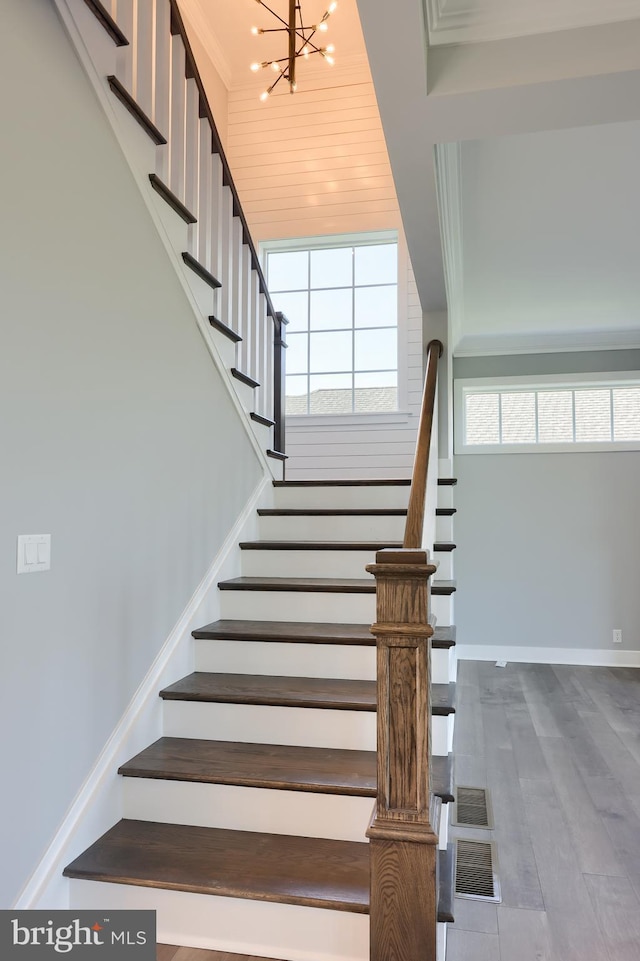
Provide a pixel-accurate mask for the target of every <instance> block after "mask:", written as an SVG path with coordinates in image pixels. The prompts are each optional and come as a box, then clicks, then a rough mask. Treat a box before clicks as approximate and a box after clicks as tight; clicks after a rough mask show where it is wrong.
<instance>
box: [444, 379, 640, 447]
mask: <svg viewBox="0 0 640 961" xmlns="http://www.w3.org/2000/svg"><path fill="white" fill-rule="evenodd" d="M598 385H601V386H603V387H612V388H615V387H640V371H637V370H629V371H626V370H625V371H619V370H616V371H598V372H596V373H591V372H589V373H582V374H538V375H521V376H514V377H474V378H459V379H456V380H455V381H454V385H453V395H454V404H453V408H454V453H455V454H456V455H467V454H471V455H477V454H581V453H600V454H603V453H607V452H609V451H634V450H636V451H637V450H640V440H637V441H590V442H589V443H581V442H576V443H567V442H566V441H565V442H560V443H557V444H548V443H547V444H465V443H464V428H465V424H464V414H465V402H464V401H465V394H467V393H494V392H499V391H501V390H510V389H511V390H512V389H514V388H517V389H518V390H545V389H548V388H549V387H553V388H557V389H562V388H563V387H564V388H567V389H568V390H572V389H576V388H582V387H585V388H589V387H597V386H598Z"/></svg>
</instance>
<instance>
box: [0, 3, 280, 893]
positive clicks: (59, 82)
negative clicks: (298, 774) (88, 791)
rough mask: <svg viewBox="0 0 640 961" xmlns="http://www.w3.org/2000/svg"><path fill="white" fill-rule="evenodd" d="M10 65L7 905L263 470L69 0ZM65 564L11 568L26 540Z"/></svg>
mask: <svg viewBox="0 0 640 961" xmlns="http://www.w3.org/2000/svg"><path fill="white" fill-rule="evenodd" d="M3 15H4V22H3V27H4V29H3V30H2V32H1V34H0V62H2V65H3V71H4V75H5V77H11V78H13V80H12V82H11V83H5V84H3V85H2V86H1V87H0V114H1V115H2V117H3V160H2V174H1V176H0V208H1V209H2V226H1V228H0V336H1V338H2V343H1V349H0V405H1V409H2V411H3V416H2V419H1V420H0V457H1V460H2V464H1V470H0V646H1V652H2V654H1V656H2V668H1V671H0V727H1V728H2V731H3V737H2V770H3V772H4V778H3V794H2V813H3V817H2V824H1V825H0V850H2V855H3V856H2V867H1V869H0V906H1V907H8V906H9V904H10V903H11V902H12V901H13V899H14V898H15V896H16V895H17V893H18V891H19V889H20V888H21V887H22V885H23V883H24V882H25V880H26V878H27V877H28V875H29V874H30V872H31V871H32V869H33V868H34V867H35V865H36V863H37V861H38V859H39V857H40V856H41V854H42V852H43V850H44V848H45V847H46V845H47V843H48V842H49V840H50V838H51V837H52V836H53V834H54V832H55V830H56V828H57V826H58V825H59V824H60V822H61V821H62V818H63V816H64V814H65V812H66V810H67V809H68V807H69V805H70V803H71V802H72V800H73V798H74V796H75V794H76V792H77V791H78V789H79V787H80V785H81V784H82V781H83V779H84V778H85V776H86V774H87V773H88V771H89V770H90V769H91V767H92V765H93V763H94V761H95V759H96V757H97V756H98V754H99V752H100V750H101V749H102V747H103V745H104V744H105V742H106V741H107V739H108V737H109V735H110V733H111V732H112V730H113V729H114V727H115V726H116V723H117V722H118V719H119V718H120V717H121V715H122V714H123V712H124V710H125V708H126V706H127V704H128V703H129V702H130V700H131V697H132V695H133V693H134V692H135V690H136V688H137V687H138V685H139V683H140V681H141V680H142V678H143V677H144V675H145V673H146V671H147V669H148V668H149V665H150V664H151V662H152V660H153V658H154V656H155V655H156V653H157V652H158V650H159V649H160V647H161V646H162V644H163V642H164V641H165V639H166V638H167V636H168V635H169V633H170V631H171V628H172V626H173V625H174V624H175V622H176V621H177V619H178V616H179V615H180V613H181V611H182V610H183V609H184V607H185V605H186V603H187V601H188V600H189V598H190V596H191V594H192V592H193V591H194V589H195V588H196V586H197V585H198V583H199V582H200V580H201V579H202V577H203V575H204V573H205V572H206V570H207V568H208V566H209V564H210V563H211V560H212V559H213V557H214V556H215V554H216V552H217V550H218V549H219V547H220V546H221V544H222V542H223V540H224V537H225V535H226V534H227V532H228V531H229V530H230V528H231V526H232V525H233V523H234V521H235V519H236V517H237V516H238V514H239V513H240V511H241V509H242V507H243V505H244V504H245V502H246V501H247V499H248V498H249V496H250V493H251V491H252V490H253V489H254V488H255V486H256V484H257V482H258V480H259V477H260V476H261V468H260V465H259V463H258V460H257V458H256V456H255V454H254V453H253V449H252V447H251V445H250V443H249V440H248V438H247V435H246V434H245V433H244V431H243V429H242V427H241V424H240V421H239V418H238V415H237V414H236V410H235V408H234V407H233V405H232V403H231V401H230V399H229V397H228V395H227V393H226V391H225V388H224V387H223V385H222V382H221V380H220V377H219V375H218V374H217V372H216V369H215V368H214V366H213V363H212V361H211V358H210V356H209V354H208V352H207V350H206V348H205V345H204V342H203V341H202V338H201V335H200V333H199V331H198V329H197V327H196V322H195V318H194V316H193V313H192V312H191V309H190V307H189V303H188V301H187V299H186V295H185V294H184V292H183V290H182V288H181V286H180V284H179V281H178V279H177V276H176V275H175V273H174V270H173V268H172V266H171V263H170V261H169V259H168V256H167V254H166V251H165V248H164V247H163V245H162V243H161V240H160V238H159V236H158V234H157V232H156V230H155V228H154V226H153V223H152V221H151V219H150V216H149V214H148V211H147V209H146V207H145V205H144V202H143V200H142V197H141V196H140V194H139V192H138V190H137V187H136V185H135V183H134V180H133V178H132V176H131V173H130V171H129V168H128V167H127V165H126V163H125V160H124V158H123V156H122V154H121V152H120V150H119V147H118V146H117V143H116V141H115V138H114V136H113V133H112V131H111V129H110V127H109V125H108V123H107V120H106V118H105V116H104V115H103V113H102V111H101V108H100V107H99V105H98V102H97V100H96V98H95V95H94V93H93V91H92V89H91V88H90V85H89V81H88V80H87V78H86V76H85V74H84V72H83V70H82V68H81V67H80V64H79V63H78V61H77V60H76V57H75V54H74V52H73V51H72V49H71V46H70V44H69V42H68V40H67V37H66V35H65V33H64V31H63V28H62V26H61V24H60V23H59V21H58V19H57V17H56V14H55V12H54V10H53V7H52V5H50V4H47V3H44V2H42V0H22V2H21V3H19V4H10V5H9V6H8V7H7V8H6V9H5V10H4V11H3ZM20 533H26V534H29V533H51V534H52V538H53V541H52V569H51V571H50V572H48V573H40V574H35V575H21V576H17V575H16V536H17V535H18V534H20Z"/></svg>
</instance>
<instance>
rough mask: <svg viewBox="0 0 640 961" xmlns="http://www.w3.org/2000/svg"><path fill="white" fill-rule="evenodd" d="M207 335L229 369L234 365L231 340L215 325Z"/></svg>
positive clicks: (234, 354) (234, 350) (233, 348)
mask: <svg viewBox="0 0 640 961" xmlns="http://www.w3.org/2000/svg"><path fill="white" fill-rule="evenodd" d="M209 336H210V337H211V340H212V341H213V343H214V344H215V346H216V350H217V351H218V353H219V354H220V357H221V359H222V363H223V364H224V366H225V367H226V368H227V370H229V369H230V368H231V367H235V363H236V345H235V344H234V343H233V342H232V341H230V340H229V338H228V337H225V335H224V334H221V333H220V331H219V330H216V329H215V327H212V328H211V331H210V334H209ZM234 384H235V381H234ZM252 426H256V427H257V426H258V425H257V424H256V425H252Z"/></svg>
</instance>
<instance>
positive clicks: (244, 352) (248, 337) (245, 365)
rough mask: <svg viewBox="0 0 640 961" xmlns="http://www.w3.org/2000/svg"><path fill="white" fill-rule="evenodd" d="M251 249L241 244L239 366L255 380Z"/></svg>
mask: <svg viewBox="0 0 640 961" xmlns="http://www.w3.org/2000/svg"><path fill="white" fill-rule="evenodd" d="M251 273H252V270H251V251H250V250H249V247H248V245H247V244H243V245H242V252H241V261H240V291H241V293H240V309H241V314H240V333H241V335H242V344H241V352H240V353H241V357H242V362H241V367H242V370H243V371H244V373H245V374H248V375H249V377H253V379H254V380H257V377H256V369H255V363H254V349H253V346H254V342H255V329H254V327H253V316H252V312H251Z"/></svg>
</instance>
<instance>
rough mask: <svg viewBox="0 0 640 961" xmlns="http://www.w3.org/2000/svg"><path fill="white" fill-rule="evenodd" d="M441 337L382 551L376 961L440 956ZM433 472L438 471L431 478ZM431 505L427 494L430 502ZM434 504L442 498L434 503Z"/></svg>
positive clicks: (373, 832) (425, 960) (376, 568)
mask: <svg viewBox="0 0 640 961" xmlns="http://www.w3.org/2000/svg"><path fill="white" fill-rule="evenodd" d="M441 354H442V344H441V343H440V341H437V340H432V341H431V342H430V343H429V345H428V347H427V370H426V380H425V386H424V393H423V401H422V412H421V416H420V426H419V429H418V441H417V447H416V455H415V460H414V467H413V476H412V481H411V493H410V498H409V508H408V512H407V522H406V530H405V538H404V545H403V547H402V548H401V549H385V550H382V551H378V552H377V554H376V563H375V564H372V565H370V566H369V567H367V570H368V571H369V572H370V573H372V574H374V575H375V578H376V594H377V610H376V618H377V621H376V623H375V624H374V625H373V626H372V628H371V630H372V633H373V634H375V636H376V646H377V741H378V743H377V759H378V761H377V763H378V789H377V800H376V806H375V809H374V812H373V817H372V820H371V824H370V825H369V829H368V831H367V836H368V838H369V840H370V850H371V901H370V928H371V954H370V957H371V961H398V959H402V961H435V958H436V925H437V897H438V894H437V891H438V888H437V864H438V835H437V831H438V824H439V813H440V801H439V799H436V798H434V796H433V794H432V792H431V635H432V634H433V628H432V627H431V626H430V623H429V600H430V599H429V578H430V577H431V575H432V574H433V573H434V572H435V567H434V566H433V565H432V564H430V563H429V552H428V551H427V550H425V549H424V548H423V546H422V544H423V532H424V529H425V503H426V502H427V501H428V490H429V483H428V481H429V460H430V459H432V458H433V456H434V454H437V451H436V449H435V444H434V443H433V440H434V437H435V430H434V422H435V411H436V382H437V372H438V360H439V358H440V356H441ZM432 479H433V478H432ZM430 507H431V505H430V504H428V503H427V508H430ZM433 510H434V513H435V503H434V504H433Z"/></svg>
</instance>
